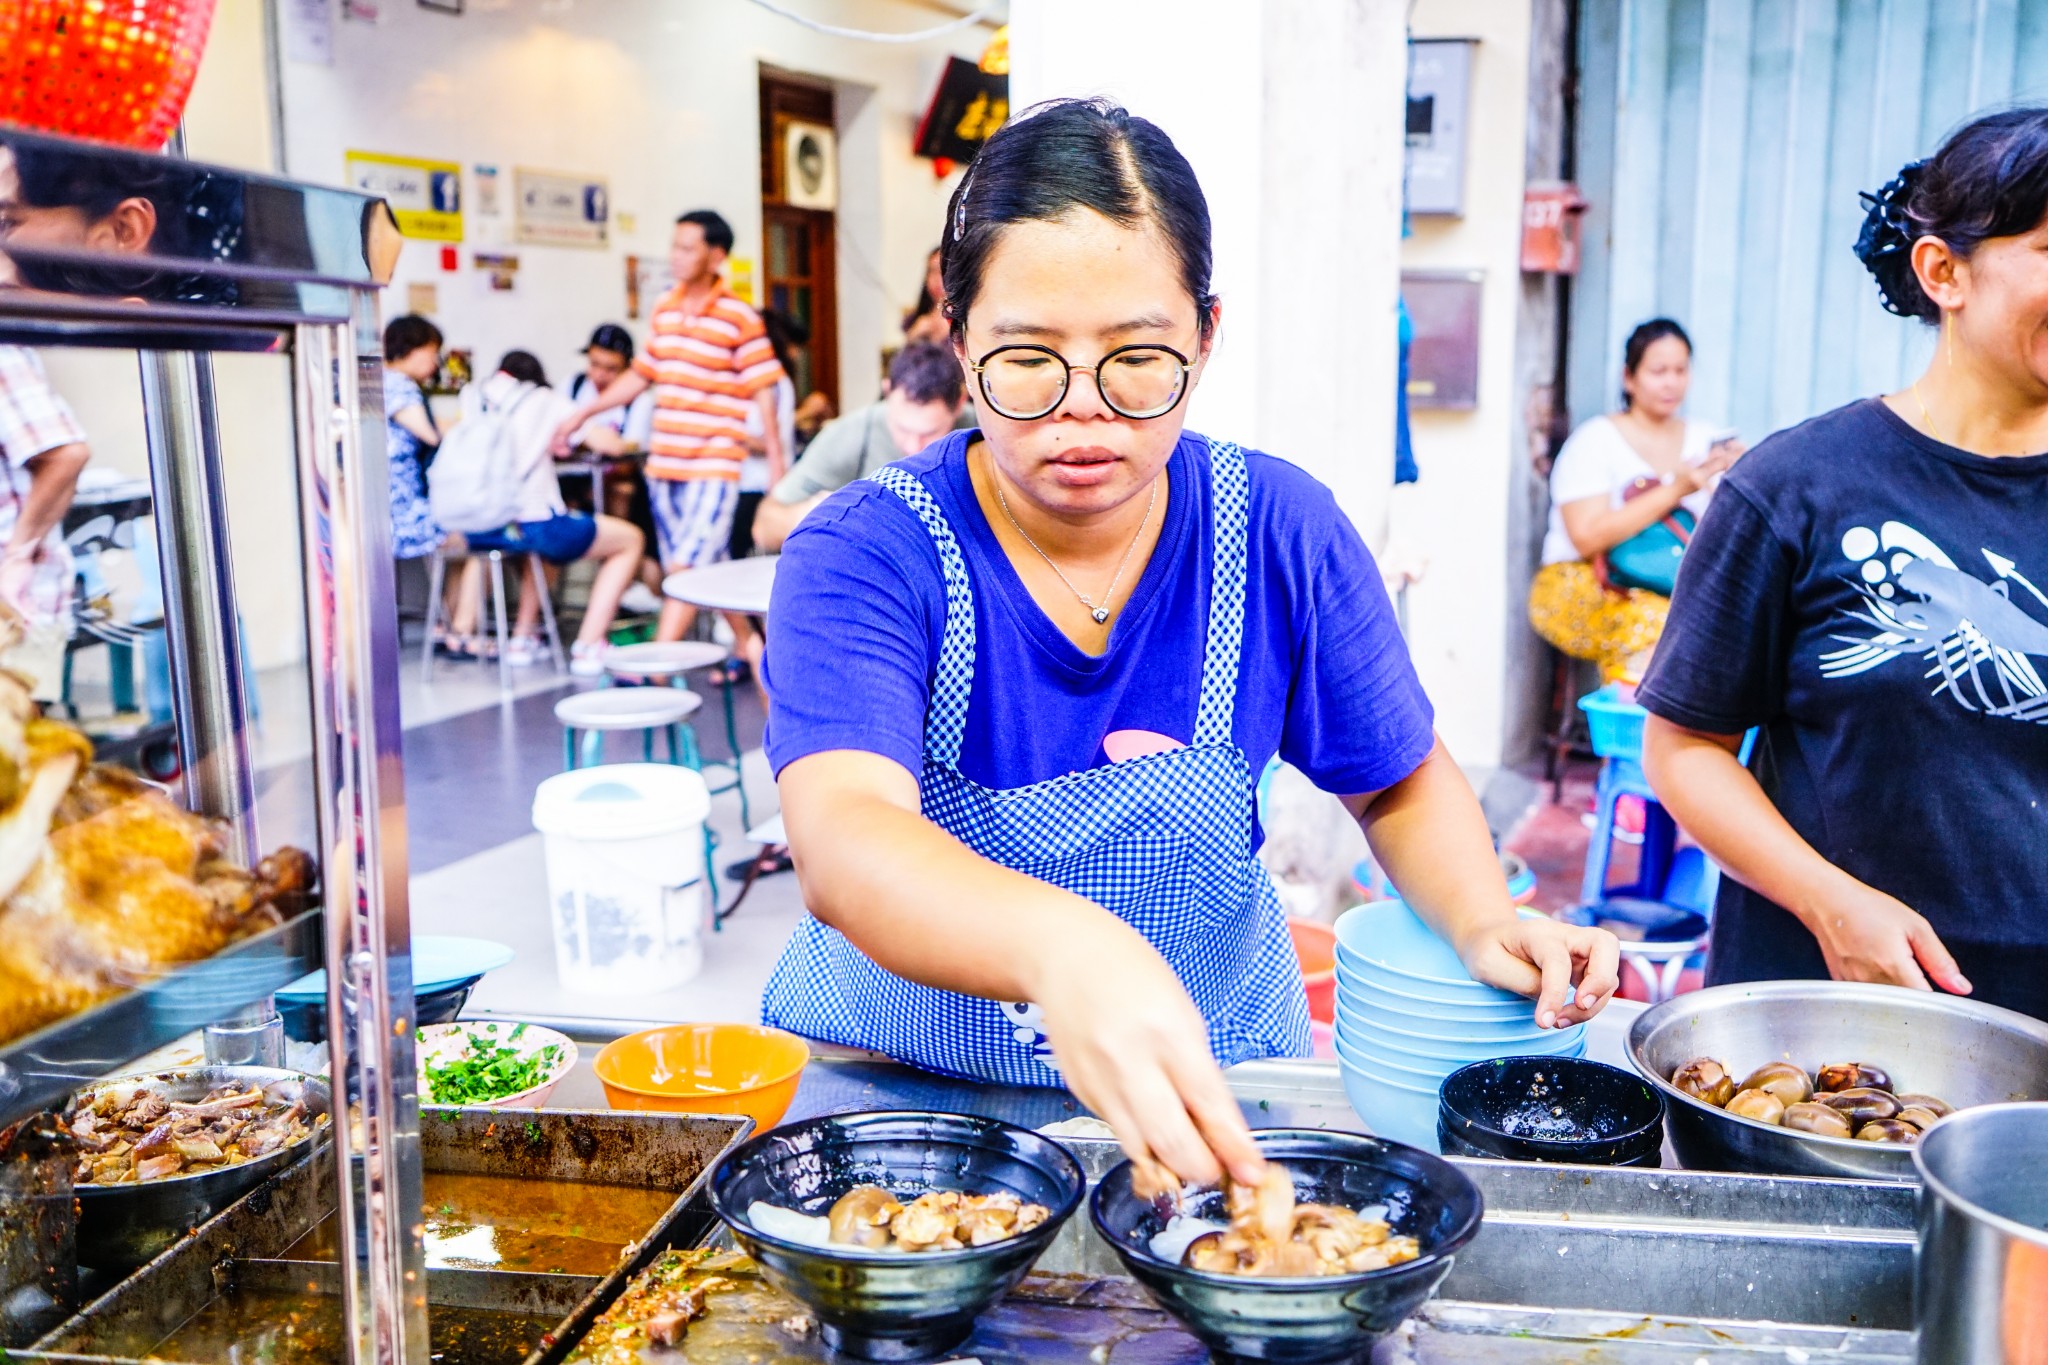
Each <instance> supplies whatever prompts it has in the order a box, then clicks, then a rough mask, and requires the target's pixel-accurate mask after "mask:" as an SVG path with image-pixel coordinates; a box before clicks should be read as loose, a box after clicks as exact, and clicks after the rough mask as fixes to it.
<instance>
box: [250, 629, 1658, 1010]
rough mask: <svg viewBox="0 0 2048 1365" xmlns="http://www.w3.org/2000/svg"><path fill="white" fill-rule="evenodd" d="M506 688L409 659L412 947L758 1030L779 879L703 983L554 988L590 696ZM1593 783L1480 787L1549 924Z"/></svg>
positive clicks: (771, 808)
mask: <svg viewBox="0 0 2048 1365" xmlns="http://www.w3.org/2000/svg"><path fill="white" fill-rule="evenodd" d="M515 679H516V681H515V686H514V689H513V691H512V692H511V693H510V694H506V693H502V692H501V691H500V689H499V685H498V678H497V673H496V670H495V669H490V668H484V667H480V666H478V665H473V664H455V665H446V664H444V665H440V666H438V667H437V668H436V670H435V677H434V678H433V679H432V680H431V681H426V680H423V679H422V678H421V676H420V667H419V660H418V658H417V656H416V654H413V655H408V656H407V658H406V659H405V660H404V661H403V663H402V665H401V684H402V686H401V707H402V711H403V714H404V718H405V726H406V733H405V758H406V767H405V774H406V804H407V816H408V819H407V824H408V831H409V841H410V849H409V856H410V865H411V869H412V917H413V932H415V933H420V934H433V933H438V934H462V935H471V936H475V937H480V938H489V939H494V940H497V941H499V942H503V943H506V944H508V945H510V946H511V947H512V948H513V950H514V951H515V952H516V953H517V955H518V956H517V957H516V959H515V960H514V961H513V963H512V964H511V965H510V966H508V967H505V968H503V969H502V970H500V971H497V972H494V973H492V974H491V975H490V976H488V977H487V978H485V980H484V981H483V982H482V984H480V985H479V986H478V988H477V990H476V993H475V994H474V995H473V996H472V997H471V1001H470V1006H469V1008H470V1012H471V1013H479V1012H492V1013H501V1014H510V1015H517V1016H521V1017H525V1018H537V1017H545V1016H550V1015H570V1016H584V1017H600V1018H607V1019H619V1020H647V1021H662V1022H666V1021H675V1020H739V1021H752V1020H754V1019H755V1018H756V1017H757V1015H758V1012H759V1005H760V996H761V988H762V987H763V986H764V985H765V984H766V982H767V979H768V975H769V973H770V971H772V969H773V967H774V964H775V961H776V958H777V956H778V955H779V954H780V952H781V949H782V945H783V943H784V942H785V941H786V940H787V938H788V936H789V933H790V931H791V929H792V928H793V927H794V926H795V924H796V922H797V920H798V918H799V917H800V915H801V914H802V899H801V894H800V892H799V890H798V888H797V885H796V880H795V878H794V877H793V876H791V875H789V874H787V873H785V874H782V875H780V876H774V877H768V878H763V879H761V880H760V881H758V882H757V883H756V884H755V887H754V889H753V890H752V892H751V893H750V894H749V895H748V898H747V900H746V901H745V903H744V904H743V905H742V906H741V908H740V909H739V911H738V912H737V914H735V915H734V916H733V918H732V919H730V920H729V921H727V922H726V924H725V925H724V927H723V928H722V929H719V930H718V931H716V932H707V933H706V934H705V935H704V939H703V942H704V967H703V970H702V971H701V972H700V973H699V974H698V975H697V976H696V977H695V978H694V979H693V980H691V981H689V982H688V983H686V984H685V985H683V986H681V987H679V988H677V989H675V990H671V991H667V992H663V993H660V994H650V995H644V996H639V997H631V998H619V997H616V996H611V995H606V996H598V997H593V996H590V995H579V994H577V993H576V992H574V991H570V990H567V989H565V988H564V987H563V986H562V984H561V983H560V981H559V980H558V979H557V977H556V973H555V961H554V944H553V939H552V933H551V929H550V925H549V898H548V887H547V861H546V856H545V851H544V848H543V840H542V838H541V836H540V835H538V834H536V833H535V832H534V830H533V820H532V804H533V794H534V789H535V787H536V786H538V785H539V783H540V782H541V781H542V780H543V779H545V778H547V777H550V776H552V775H554V774H555V773H557V772H559V771H561V767H562V749H561V744H562V732H561V727H560V726H559V725H558V724H557V723H556V721H555V719H554V715H553V706H554V703H555V701H556V700H558V699H559V698H560V697H562V696H564V695H567V694H568V693H569V692H571V691H573V690H574V689H575V688H577V687H581V686H590V685H591V684H589V683H584V682H580V681H579V682H575V683H571V682H569V681H566V680H563V679H561V678H558V677H557V676H556V675H554V674H553V672H552V671H550V670H547V669H527V670H522V671H521V672H520V673H518V674H515ZM260 689H261V694H262V705H263V724H262V728H261V734H260V736H259V745H258V752H259V755H260V759H259V764H258V766H259V773H258V779H257V780H258V787H259V802H260V806H259V810H260V818H261V820H262V828H263V841H264V842H265V843H266V844H268V843H275V842H280V841H284V840H288V839H294V838H296V839H298V840H300V841H304V840H306V839H309V838H310V835H311V831H310V815H309V810H308V808H307V807H306V804H305V802H306V800H307V797H308V794H309V793H310V790H311V783H310V775H309V773H308V771H307V763H308V759H307V754H308V752H309V749H310V744H309V739H308V732H309V726H308V724H307V721H306V700H305V692H306V689H305V679H304V676H303V674H295V673H290V672H286V673H282V674H275V675H266V676H265V677H264V678H262V679H261V680H260ZM700 690H702V691H704V692H705V693H706V694H707V695H706V697H705V702H706V704H705V707H704V709H703V711H702V712H701V713H700V715H699V725H698V738H699V741H700V743H701V745H702V747H703V750H704V757H705V760H706V761H707V762H718V761H722V760H725V759H726V758H727V757H728V756H729V750H728V747H727V744H726V741H725V735H724V726H723V724H722V721H721V719H720V716H719V702H718V696H717V693H716V692H715V690H712V689H710V688H708V687H701V685H700ZM735 698H736V706H737V709H738V729H739V733H740V738H741V743H742V745H743V747H745V749H746V754H745V759H744V763H745V773H746V781H747V791H748V795H749V798H750V801H751V806H752V811H751V813H752V817H753V820H754V821H755V822H756V823H759V822H760V821H762V820H764V819H766V818H767V817H768V816H770V815H772V814H773V813H774V812H775V809H776V800H775V791H774V784H773V782H772V780H771V779H770V776H769V774H768V771H767V765H766V762H765V760H764V759H763V757H762V755H761V752H760V749H759V742H760V731H761V718H762V712H761V706H760V701H759V697H758V695H757V694H756V693H755V692H754V691H753V689H752V688H751V687H743V688H741V689H739V690H738V691H737V692H736V694H735ZM619 756H621V757H624V756H625V755H623V753H621V754H620V755H619ZM1511 778H1512V779H1513V780H1512V781H1509V780H1507V779H1511ZM1590 780H1591V779H1590V769H1589V770H1588V771H1587V772H1586V773H1578V772H1574V774H1573V776H1572V777H1571V778H1570V779H1569V780H1568V781H1567V783H1566V786H1565V795H1564V798H1563V800H1562V802H1561V803H1558V804H1551V803H1550V802H1549V801H1548V797H1549V791H1548V789H1547V788H1544V789H1542V790H1541V791H1540V793H1539V792H1538V790H1537V789H1535V788H1533V787H1532V786H1531V785H1530V784H1529V783H1528V782H1527V781H1526V780H1525V779H1521V778H1515V777H1514V775H1513V774H1506V773H1503V774H1499V775H1497V776H1496V777H1495V780H1493V781H1492V782H1490V783H1488V784H1487V796H1488V803H1487V804H1488V815H1489V817H1490V819H1491V821H1492V822H1493V823H1494V825H1495V828H1496V829H1504V830H1506V831H1508V833H1507V837H1506V838H1505V839H1504V841H1503V843H1504V846H1505V847H1507V848H1509V849H1511V850H1513V851H1515V852H1517V853H1520V854H1521V855H1522V856H1523V857H1524V858H1526V859H1527V860H1528V861H1529V863H1530V865H1531V866H1532V867H1533V868H1534V869H1535V871H1536V872H1537V875H1538V884H1539V892H1538V900H1537V904H1538V905H1539V906H1541V907H1542V908H1545V909H1556V908H1559V907H1561V906H1564V905H1568V904H1572V903H1574V902H1575V901H1576V900H1577V898H1578V886H1579V878H1580V872H1581V868H1582V867H1583V866H1584V859H1585V853H1586V842H1587V832H1586V829H1585V826H1584V825H1583V824H1581V822H1580V820H1579V815H1580V812H1581V811H1582V810H1584V809H1585V807H1586V800H1587V796H1588V794H1589V793H1590ZM711 825H712V829H713V831H714V833H715V834H716V836H717V838H718V840H719V843H720V848H719V852H718V855H717V859H716V861H717V862H718V864H719V865H720V866H721V867H723V865H725V864H726V863H728V862H731V861H734V860H736V859H738V858H741V857H743V856H745V855H746V854H748V853H751V852H752V851H753V848H754V846H753V845H751V844H749V843H747V842H746V841H745V839H744V831H743V828H742V823H741V818H740V811H739V802H738V800H737V798H736V797H735V796H734V795H732V794H730V793H728V794H722V795H719V796H715V797H713V798H712V803H711ZM1623 870H1625V869H1622V868H1620V867H1618V868H1617V872H1618V873H1619V872H1621V871H1623ZM736 892H737V887H736V886H735V885H734V884H732V883H730V882H726V881H723V880H722V882H721V888H720V895H721V901H722V903H729V901H730V898H731V897H732V896H733V895H734V894H736Z"/></svg>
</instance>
